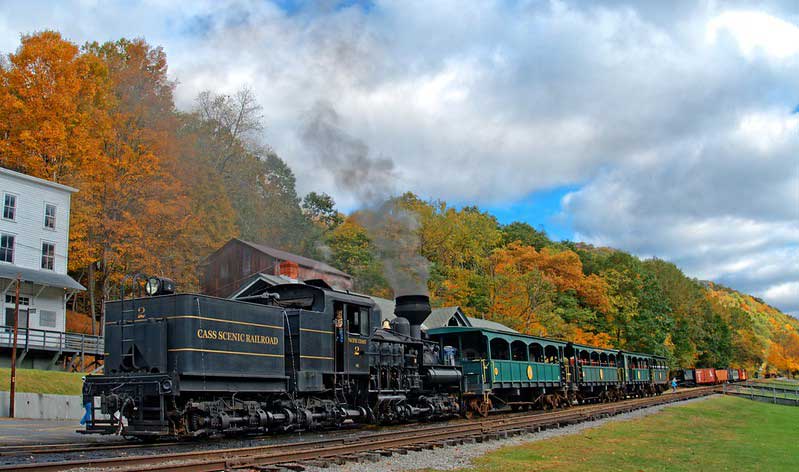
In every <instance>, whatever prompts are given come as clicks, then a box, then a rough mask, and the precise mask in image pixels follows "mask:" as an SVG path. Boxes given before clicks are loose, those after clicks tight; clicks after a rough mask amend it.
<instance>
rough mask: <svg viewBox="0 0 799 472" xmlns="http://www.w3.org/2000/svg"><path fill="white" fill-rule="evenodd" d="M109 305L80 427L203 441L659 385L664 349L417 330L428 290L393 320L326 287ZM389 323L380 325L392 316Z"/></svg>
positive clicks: (159, 284) (621, 394)
mask: <svg viewBox="0 0 799 472" xmlns="http://www.w3.org/2000/svg"><path fill="white" fill-rule="evenodd" d="M145 287H146V290H147V293H148V294H149V295H150V296H148V297H137V298H132V299H127V300H126V299H125V298H124V297H122V299H121V300H119V301H114V302H108V303H107V304H106V318H107V322H106V331H105V333H106V334H105V345H106V357H105V374H104V375H100V376H89V377H87V378H86V382H85V384H84V387H83V398H84V404H86V405H87V407H88V410H89V411H88V415H87V416H88V417H89V418H88V421H87V422H86V429H85V430H82V431H81V432H83V433H100V434H123V435H126V436H133V437H139V438H158V437H165V436H169V437H202V436H213V435H219V434H245V433H263V432H278V431H289V430H296V429H304V430H307V429H314V428H320V427H328V428H335V427H338V426H340V425H341V424H343V423H345V422H355V423H393V422H405V421H412V420H435V419H442V418H448V417H454V416H459V415H466V416H473V415H475V414H478V415H486V414H488V412H489V411H491V410H496V409H514V410H517V409H520V408H523V409H527V408H554V407H564V406H569V405H572V404H575V403H587V402H598V401H614V400H620V399H623V398H626V397H628V396H646V395H654V394H659V393H661V392H663V391H664V390H665V389H666V385H667V382H668V372H669V371H668V366H667V365H666V360H665V359H664V358H662V357H658V356H652V355H648V354H640V353H631V352H626V351H619V350H610V349H602V348H595V347H591V346H584V345H579V344H574V343H569V342H564V341H558V340H553V339H546V338H540V337H535V336H527V335H522V334H518V333H513V332H508V331H500V330H496V329H491V328H477V327H442V328H437V329H431V330H428V332H427V333H424V334H423V333H422V330H421V325H422V322H423V321H424V320H425V319H426V318H427V316H428V315H429V314H430V303H429V300H428V298H427V297H426V296H424V295H406V296H400V297H397V299H396V305H395V311H394V314H395V315H396V318H394V319H393V320H391V322H390V323H387V322H383V321H381V320H382V319H383V316H382V314H381V312H380V309H379V307H378V306H377V305H376V304H375V302H374V301H373V300H372V299H371V298H369V297H366V296H363V295H358V294H354V293H349V292H341V291H337V290H333V289H332V288H330V287H329V286H328V285H327V284H325V283H324V282H322V281H306V282H305V283H296V284H284V285H277V286H274V287H271V288H268V289H266V290H265V291H262V292H261V293H259V294H256V295H251V296H247V297H245V299H238V300H229V299H221V298H214V297H209V296H205V295H197V294H173V293H172V292H173V291H174V287H173V285H172V284H171V283H169V282H168V281H164V280H162V279H157V278H151V279H149V280H147V283H146V284H145ZM384 323H385V324H384Z"/></svg>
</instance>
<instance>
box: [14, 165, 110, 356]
mask: <svg viewBox="0 0 799 472" xmlns="http://www.w3.org/2000/svg"><path fill="white" fill-rule="evenodd" d="M77 191H78V190H77V189H75V188H72V187H68V186H66V185H61V184H58V183H55V182H50V181H47V180H43V179H39V178H36V177H31V176H29V175H25V174H21V173H19V172H14V171H12V170H9V169H4V168H1V167H0V199H2V200H0V202H2V208H0V290H1V291H2V296H0V303H2V304H3V305H2V311H0V322H1V324H2V326H0V365H8V364H9V360H10V346H11V333H12V331H13V330H12V327H13V325H14V307H15V301H16V300H15V292H16V283H17V279H18V278H19V280H21V283H20V297H19V305H20V311H19V324H18V326H19V328H20V331H19V334H18V341H17V344H18V358H19V362H18V364H17V365H18V366H21V367H33V368H47V369H50V368H57V367H58V366H59V362H60V363H61V367H63V360H64V359H65V358H68V359H70V360H73V359H74V360H76V361H79V358H82V357H84V356H85V354H86V353H87V351H92V352H91V353H94V351H97V343H98V341H99V338H97V337H94V336H84V335H80V334H69V333H66V304H67V300H68V299H69V298H70V297H71V296H73V295H74V294H75V292H76V291H79V290H84V287H83V286H81V284H79V283H78V282H76V281H75V280H74V279H73V278H72V277H70V276H69V275H67V260H68V259H67V258H68V249H69V213H70V199H71V197H72V194H73V193H75V192H77ZM89 345H91V349H88V347H89ZM73 367H74V366H73Z"/></svg>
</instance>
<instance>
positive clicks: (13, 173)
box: [0, 167, 78, 193]
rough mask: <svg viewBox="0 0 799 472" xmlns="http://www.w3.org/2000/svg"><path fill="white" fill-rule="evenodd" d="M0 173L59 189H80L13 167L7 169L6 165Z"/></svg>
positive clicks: (1, 168) (71, 190)
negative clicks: (16, 169)
mask: <svg viewBox="0 0 799 472" xmlns="http://www.w3.org/2000/svg"><path fill="white" fill-rule="evenodd" d="M0 174H3V175H7V176H9V177H16V178H18V179H22V180H27V181H28V182H35V183H37V184H40V185H46V186H48V187H52V188H55V189H58V190H63V191H65V192H70V193H75V192H77V191H78V189H76V188H74V187H70V186H69V185H64V184H59V183H56V182H52V181H50V180H45V179H40V178H39V177H34V176H32V175H28V174H23V173H22V172H16V171H13V170H11V169H6V168H5V167H0Z"/></svg>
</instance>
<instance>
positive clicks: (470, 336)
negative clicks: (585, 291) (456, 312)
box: [428, 326, 566, 394]
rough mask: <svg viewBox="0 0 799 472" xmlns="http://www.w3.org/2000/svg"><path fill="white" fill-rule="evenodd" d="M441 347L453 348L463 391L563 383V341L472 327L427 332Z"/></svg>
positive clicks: (521, 387) (437, 329) (486, 390)
mask: <svg viewBox="0 0 799 472" xmlns="http://www.w3.org/2000/svg"><path fill="white" fill-rule="evenodd" d="M428 335H429V336H430V338H431V339H432V340H434V341H438V342H439V344H440V345H441V348H442V349H445V348H446V347H447V346H449V347H451V348H454V349H455V352H456V356H455V359H456V363H457V364H459V365H461V366H462V368H463V374H464V392H467V393H469V394H478V393H482V392H490V391H495V390H498V389H511V388H512V389H524V388H532V387H554V386H560V385H561V383H562V382H563V378H562V372H561V359H562V357H563V349H564V347H565V346H566V343H564V342H560V341H553V340H550V339H544V338H539V337H536V336H528V335H524V334H518V333H510V332H503V331H496V330H491V329H485V328H473V327H460V326H458V327H454V326H453V327H446V328H436V329H431V330H429V331H428Z"/></svg>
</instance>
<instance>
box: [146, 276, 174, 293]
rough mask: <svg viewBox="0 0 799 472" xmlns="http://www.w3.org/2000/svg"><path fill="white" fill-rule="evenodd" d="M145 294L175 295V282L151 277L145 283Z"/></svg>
mask: <svg viewBox="0 0 799 472" xmlns="http://www.w3.org/2000/svg"><path fill="white" fill-rule="evenodd" d="M144 292H145V293H146V294H147V295H149V296H151V297H152V296H153V295H169V294H171V293H175V282H173V281H172V280H170V279H167V278H165V277H149V278H148V279H147V281H146V282H145V283H144Z"/></svg>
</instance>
